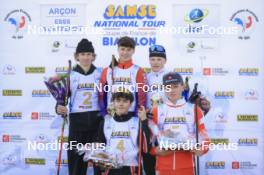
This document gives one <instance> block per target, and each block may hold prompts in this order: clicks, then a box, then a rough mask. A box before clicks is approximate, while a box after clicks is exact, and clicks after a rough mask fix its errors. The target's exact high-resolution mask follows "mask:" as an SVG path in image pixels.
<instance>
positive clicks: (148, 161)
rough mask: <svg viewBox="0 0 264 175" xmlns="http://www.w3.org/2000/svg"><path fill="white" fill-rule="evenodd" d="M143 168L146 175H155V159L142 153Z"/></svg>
mask: <svg viewBox="0 0 264 175" xmlns="http://www.w3.org/2000/svg"><path fill="white" fill-rule="evenodd" d="M143 166H144V171H145V173H146V175H155V174H156V170H155V166H156V157H155V156H152V155H151V154H149V153H143Z"/></svg>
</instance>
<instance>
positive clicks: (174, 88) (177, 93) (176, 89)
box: [165, 83, 184, 103]
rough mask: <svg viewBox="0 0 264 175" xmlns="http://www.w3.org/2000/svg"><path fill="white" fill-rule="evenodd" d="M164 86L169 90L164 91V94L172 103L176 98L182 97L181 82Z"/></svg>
mask: <svg viewBox="0 0 264 175" xmlns="http://www.w3.org/2000/svg"><path fill="white" fill-rule="evenodd" d="M166 88H168V89H169V90H168V92H165V94H166V96H167V97H168V99H169V100H170V101H171V102H172V103H175V102H176V101H177V100H179V99H181V98H182V92H183V90H184V86H183V84H181V83H177V84H170V85H167V86H166Z"/></svg>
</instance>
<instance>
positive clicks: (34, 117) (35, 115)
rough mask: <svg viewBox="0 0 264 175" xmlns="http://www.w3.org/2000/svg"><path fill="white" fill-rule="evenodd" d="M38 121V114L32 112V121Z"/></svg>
mask: <svg viewBox="0 0 264 175" xmlns="http://www.w3.org/2000/svg"><path fill="white" fill-rule="evenodd" d="M37 119H38V113H37V112H32V113H31V120H37Z"/></svg>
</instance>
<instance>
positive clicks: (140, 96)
mask: <svg viewBox="0 0 264 175" xmlns="http://www.w3.org/2000/svg"><path fill="white" fill-rule="evenodd" d="M136 82H137V87H138V89H137V90H138V92H137V95H136V107H137V106H145V107H146V96H147V92H145V91H144V90H143V87H144V85H147V78H146V75H145V72H144V70H143V69H142V68H139V70H138V72H137V75H136Z"/></svg>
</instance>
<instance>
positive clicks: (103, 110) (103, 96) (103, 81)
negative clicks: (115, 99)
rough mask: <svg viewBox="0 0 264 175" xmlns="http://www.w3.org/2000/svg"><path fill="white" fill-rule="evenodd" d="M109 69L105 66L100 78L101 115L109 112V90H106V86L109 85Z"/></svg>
mask: <svg viewBox="0 0 264 175" xmlns="http://www.w3.org/2000/svg"><path fill="white" fill-rule="evenodd" d="M107 69H108V68H104V69H103V72H102V75H101V78H100V84H99V85H100V87H101V88H100V91H99V106H100V111H101V115H102V116H105V115H106V114H107V92H105V91H104V87H105V86H106V85H107V79H106V77H107Z"/></svg>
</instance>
